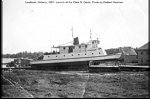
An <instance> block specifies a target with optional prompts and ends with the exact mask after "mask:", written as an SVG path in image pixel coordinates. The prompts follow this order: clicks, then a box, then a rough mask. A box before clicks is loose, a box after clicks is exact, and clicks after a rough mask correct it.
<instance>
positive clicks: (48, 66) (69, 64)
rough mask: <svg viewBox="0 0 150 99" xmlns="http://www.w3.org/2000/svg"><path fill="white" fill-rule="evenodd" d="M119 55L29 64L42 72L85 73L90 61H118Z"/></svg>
mask: <svg viewBox="0 0 150 99" xmlns="http://www.w3.org/2000/svg"><path fill="white" fill-rule="evenodd" d="M120 57H121V54H116V55H105V56H96V57H84V58H83V57H82V58H69V59H55V60H40V61H32V62H31V63H30V65H31V67H32V68H33V69H40V70H42V69H44V70H58V71H61V70H79V71H87V70H88V69H89V65H90V61H105V60H106V61H109V60H118V59H119V58H120Z"/></svg>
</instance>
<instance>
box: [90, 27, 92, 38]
mask: <svg viewBox="0 0 150 99" xmlns="http://www.w3.org/2000/svg"><path fill="white" fill-rule="evenodd" d="M90 39H91V40H92V32H91V29H90Z"/></svg>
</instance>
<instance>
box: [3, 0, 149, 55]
mask: <svg viewBox="0 0 150 99" xmlns="http://www.w3.org/2000/svg"><path fill="white" fill-rule="evenodd" d="M27 1H38V0H3V34H2V44H3V49H2V50H3V53H4V54H5V53H17V52H22V51H28V52H29V51H31V52H34V51H36V52H37V51H44V52H45V51H47V52H49V51H51V47H52V46H53V45H54V46H58V45H61V44H64V43H66V42H70V41H72V31H71V28H72V27H73V35H74V37H76V36H78V37H79V42H80V43H82V42H84V43H86V42H88V41H89V40H90V29H91V32H92V39H97V38H99V40H100V45H99V47H102V48H103V49H108V48H117V47H124V46H131V47H134V48H135V47H140V46H142V45H143V44H145V43H147V42H148V41H149V39H148V0H114V1H122V2H123V3H109V4H106V3H105V4H104V3H102V4H96V3H91V4H83V3H82V4H81V3H80V4H66V3H64V4H56V3H53V4H50V3H48V4H39V3H36V4H33V3H32V4H31V3H25V2H27ZM39 1H50V0H39ZM55 1H56V0H55ZM57 1H69V0H57ZM70 1H73V0H70ZM74 1H81V0H74ZM82 1H85V0H82ZM86 1H88V0H86ZM93 1H101V2H103V1H112V0H93Z"/></svg>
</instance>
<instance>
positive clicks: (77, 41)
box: [73, 37, 79, 45]
mask: <svg viewBox="0 0 150 99" xmlns="http://www.w3.org/2000/svg"><path fill="white" fill-rule="evenodd" d="M78 44H79V39H78V37H76V38H74V41H73V45H78Z"/></svg>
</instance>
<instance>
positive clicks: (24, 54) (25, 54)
mask: <svg viewBox="0 0 150 99" xmlns="http://www.w3.org/2000/svg"><path fill="white" fill-rule="evenodd" d="M46 53H47V52H46ZM43 54H44V52H33V53H32V52H27V51H23V52H18V53H16V54H3V58H20V57H22V58H29V59H34V58H37V57H39V56H40V55H43Z"/></svg>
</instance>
